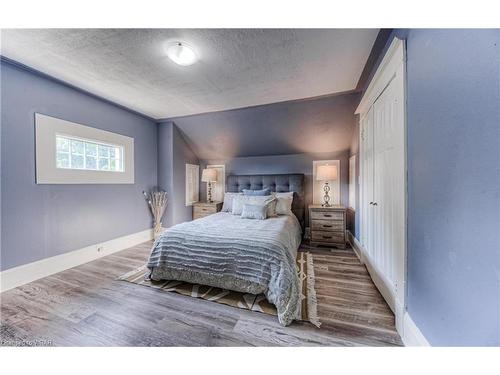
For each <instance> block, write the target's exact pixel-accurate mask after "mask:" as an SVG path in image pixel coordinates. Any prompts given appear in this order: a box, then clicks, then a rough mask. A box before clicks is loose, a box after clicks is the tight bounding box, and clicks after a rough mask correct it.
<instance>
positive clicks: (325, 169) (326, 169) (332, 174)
mask: <svg viewBox="0 0 500 375" xmlns="http://www.w3.org/2000/svg"><path fill="white" fill-rule="evenodd" d="M338 175H339V173H338V169H337V166H336V165H318V168H317V169H316V180H317V181H333V180H336V179H337V178H338Z"/></svg>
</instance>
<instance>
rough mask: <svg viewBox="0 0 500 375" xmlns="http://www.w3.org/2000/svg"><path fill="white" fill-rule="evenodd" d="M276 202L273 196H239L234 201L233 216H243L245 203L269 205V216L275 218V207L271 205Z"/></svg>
mask: <svg viewBox="0 0 500 375" xmlns="http://www.w3.org/2000/svg"><path fill="white" fill-rule="evenodd" d="M274 200H275V198H274V196H272V195H261V196H257V195H237V196H235V197H234V199H233V210H232V213H233V215H241V212H242V211H243V206H244V205H245V203H248V204H258V205H267V216H268V217H269V216H275V213H274V210H273V208H274V205H273V204H270V203H272V202H273V201H274Z"/></svg>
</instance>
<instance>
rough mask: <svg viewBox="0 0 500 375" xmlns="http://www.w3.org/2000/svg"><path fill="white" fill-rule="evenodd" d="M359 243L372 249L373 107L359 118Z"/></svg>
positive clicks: (367, 248)
mask: <svg viewBox="0 0 500 375" xmlns="http://www.w3.org/2000/svg"><path fill="white" fill-rule="evenodd" d="M361 159H362V160H361V161H360V165H361V173H360V177H361V181H360V182H361V189H360V192H361V202H360V203H361V204H360V207H361V244H362V245H363V247H364V249H365V250H366V252H367V253H368V254H371V253H372V251H373V210H372V209H371V205H370V202H373V108H370V110H369V111H368V113H367V114H366V115H365V116H364V117H363V118H362V119H361Z"/></svg>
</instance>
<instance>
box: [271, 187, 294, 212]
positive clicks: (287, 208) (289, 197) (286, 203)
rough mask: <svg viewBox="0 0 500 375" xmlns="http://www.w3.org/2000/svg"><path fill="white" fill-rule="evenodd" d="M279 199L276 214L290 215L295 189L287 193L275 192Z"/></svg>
mask: <svg viewBox="0 0 500 375" xmlns="http://www.w3.org/2000/svg"><path fill="white" fill-rule="evenodd" d="M273 194H274V196H275V197H276V199H277V203H276V214H278V215H289V214H291V213H292V202H293V191H290V192H286V193H273Z"/></svg>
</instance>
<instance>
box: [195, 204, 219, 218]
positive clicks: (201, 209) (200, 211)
mask: <svg viewBox="0 0 500 375" xmlns="http://www.w3.org/2000/svg"><path fill="white" fill-rule="evenodd" d="M216 212H217V208H216V207H215V206H195V207H194V208H193V215H195V216H197V215H198V216H199V215H207V214H208V215H210V214H215V213H216Z"/></svg>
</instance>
